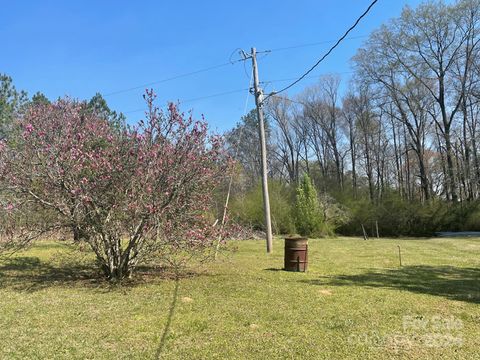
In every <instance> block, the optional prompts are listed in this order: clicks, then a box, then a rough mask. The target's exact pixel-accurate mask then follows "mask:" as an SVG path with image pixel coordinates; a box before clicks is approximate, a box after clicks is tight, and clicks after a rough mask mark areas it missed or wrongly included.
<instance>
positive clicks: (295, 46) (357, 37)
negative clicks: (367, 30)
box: [268, 35, 368, 52]
mask: <svg viewBox="0 0 480 360" xmlns="http://www.w3.org/2000/svg"><path fill="white" fill-rule="evenodd" d="M367 37H368V35H358V36H351V37H348V38H345V39H344V40H356V39H363V38H367ZM336 41H337V40H324V41H318V42H314V43H308V44H299V45H292V46H284V47H279V48H274V49H270V50H268V52H276V51H284V50H291V49H300V48H304V47H312V46H318V45H325V44H331V43H334V42H336Z"/></svg>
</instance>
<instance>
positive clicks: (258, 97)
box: [244, 48, 273, 253]
mask: <svg viewBox="0 0 480 360" xmlns="http://www.w3.org/2000/svg"><path fill="white" fill-rule="evenodd" d="M244 57H245V59H247V58H248V57H251V58H252V67H253V88H254V92H255V93H254V95H255V104H256V105H257V117H258V132H259V135H260V147H261V152H262V190H263V211H264V214H265V232H266V235H267V253H271V252H272V250H273V249H272V220H271V217H270V198H269V195H268V174H267V144H266V141H265V121H264V118H263V91H262V89H261V88H260V86H259V80H258V66H257V50H256V49H255V48H252V52H251V54H250V55H247V56H246V55H245V54H244Z"/></svg>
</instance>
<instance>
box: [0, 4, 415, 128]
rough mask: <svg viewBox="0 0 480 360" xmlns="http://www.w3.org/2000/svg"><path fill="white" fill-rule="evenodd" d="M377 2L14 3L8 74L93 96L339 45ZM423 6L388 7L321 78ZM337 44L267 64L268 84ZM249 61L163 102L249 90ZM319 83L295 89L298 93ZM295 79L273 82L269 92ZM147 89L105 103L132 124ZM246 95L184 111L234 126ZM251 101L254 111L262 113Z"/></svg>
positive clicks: (5, 62) (4, 64) (346, 66)
mask: <svg viewBox="0 0 480 360" xmlns="http://www.w3.org/2000/svg"><path fill="white" fill-rule="evenodd" d="M369 3H370V0H317V1H302V0H298V1H278V0H277V1H273V0H264V1H250V0H249V1H208V0H205V1H193V0H191V1H183V0H177V1H168V2H167V1H122V0H117V1H100V0H97V1H65V0H64V1H46V0H45V1H21V0H19V1H11V0H9V1H7V0H0V9H1V12H2V17H1V19H2V20H1V21H0V35H1V39H2V47H1V55H0V72H2V73H6V74H8V75H10V76H12V77H13V80H14V83H15V85H16V86H17V88H19V89H24V90H26V91H28V93H29V94H30V95H32V94H33V93H35V92H36V91H42V92H43V93H44V94H46V95H47V96H48V97H49V98H51V99H55V98H57V97H59V96H64V95H69V96H71V97H74V98H80V99H87V98H90V97H91V96H93V95H94V94H95V93H96V92H100V93H102V94H109V93H112V92H116V91H121V90H124V89H128V88H132V87H136V86H139V85H142V84H145V83H149V82H154V81H157V80H161V79H165V78H169V77H173V76H176V75H180V74H183V73H188V72H192V71H195V70H199V69H202V68H206V67H210V66H214V65H218V64H222V63H226V62H228V61H229V59H230V56H231V55H232V53H233V55H232V59H237V58H238V54H237V53H236V52H235V49H237V48H242V49H245V50H249V49H250V48H251V47H252V46H255V47H256V48H257V49H258V50H259V51H260V50H268V49H275V48H282V47H289V46H295V45H302V44H309V43H317V42H322V41H330V40H335V39H337V38H338V37H339V36H340V35H341V34H343V32H344V31H345V30H346V29H347V28H348V27H349V26H350V25H351V24H352V23H353V22H354V21H355V19H356V18H357V17H358V16H359V15H360V14H361V13H362V12H363V11H364V10H365V9H366V7H367V6H368V5H369ZM419 3H420V0H379V2H378V3H377V5H376V6H375V7H374V9H373V10H372V11H371V12H370V14H369V15H368V16H367V18H365V19H364V21H362V23H361V24H360V25H359V26H358V27H357V28H356V29H355V30H354V31H353V32H352V33H351V35H350V37H352V38H353V39H349V40H346V41H345V42H344V43H342V44H341V45H340V47H339V48H337V50H335V52H334V53H333V54H332V55H331V56H330V57H329V58H327V60H326V61H325V62H324V63H322V64H321V65H320V66H319V67H318V68H317V69H316V70H315V72H314V73H313V75H320V74H324V73H329V72H333V73H344V74H343V75H342V77H343V79H344V81H345V83H346V82H347V81H348V76H349V74H348V73H346V72H348V71H350V70H351V68H350V58H351V57H352V56H353V55H354V54H355V52H356V49H357V48H358V47H359V46H361V44H362V41H364V40H365V37H363V36H366V35H368V34H369V33H370V32H371V31H372V30H374V29H376V28H377V27H379V26H380V25H381V24H382V23H384V22H385V21H387V20H388V19H390V18H392V17H396V16H398V15H399V14H400V12H401V9H402V8H403V6H405V5H407V4H408V5H410V6H416V5H417V4H419ZM331 45H332V43H324V44H320V45H317V46H309V47H300V48H296V49H291V50H284V51H274V52H272V53H271V54H269V55H267V56H262V57H260V58H259V69H260V79H261V80H262V81H269V80H277V79H285V78H294V77H297V76H299V75H301V74H302V73H303V72H304V71H305V70H306V69H307V68H309V67H310V66H311V65H312V64H313V63H315V62H316V60H317V59H318V58H319V57H320V56H321V55H322V54H323V53H324V52H325V51H326V50H327V49H328V47H330V46H331ZM249 71H250V63H247V64H245V65H244V64H243V63H237V64H234V65H228V66H224V67H221V68H218V69H216V70H212V71H208V72H204V73H201V74H197V75H194V76H188V77H184V78H181V79H177V80H175V81H169V82H164V83H161V84H157V85H153V86H152V87H153V88H154V89H155V91H156V92H157V94H158V99H159V105H164V104H165V103H166V102H167V101H168V100H173V101H176V100H185V99H192V98H200V97H205V96H209V95H212V94H218V93H223V92H228V91H234V90H241V89H246V88H247V87H248V82H249ZM316 81H317V80H316V79H315V78H309V79H305V80H304V81H302V82H301V83H300V84H298V85H297V86H295V87H294V88H292V89H291V90H289V95H291V96H293V95H295V94H296V93H298V92H300V91H301V90H302V89H303V88H305V87H306V86H308V85H312V84H314V83H315V82H316ZM287 84H288V82H274V83H269V84H268V87H267V89H266V90H267V91H271V90H274V89H279V88H281V87H282V86H283V85H287ZM142 93H143V90H141V89H139V90H134V91H128V92H123V93H119V94H115V95H110V96H106V99H107V101H108V103H109V105H110V107H111V108H112V109H115V110H118V111H123V112H126V113H127V117H128V120H129V122H132V123H133V122H136V121H137V120H139V119H140V118H142V116H143V112H142V111H136V112H135V111H134V110H138V109H141V108H142V107H143V106H144V103H143V99H142ZM246 96H247V92H246V91H238V92H235V93H232V94H229V95H225V96H219V97H211V98H208V99H202V100H196V101H188V102H185V103H184V104H182V109H183V110H189V109H192V110H193V112H194V114H195V115H196V116H198V117H199V116H200V115H201V114H204V116H205V118H206V120H207V121H208V122H209V123H210V124H211V128H212V129H214V130H217V131H223V130H226V129H228V128H231V127H232V126H233V125H234V124H235V123H236V122H237V121H238V120H239V118H240V117H241V116H242V114H243V111H244V106H245V100H246ZM253 104H254V102H253V99H252V98H250V99H249V108H251V107H253Z"/></svg>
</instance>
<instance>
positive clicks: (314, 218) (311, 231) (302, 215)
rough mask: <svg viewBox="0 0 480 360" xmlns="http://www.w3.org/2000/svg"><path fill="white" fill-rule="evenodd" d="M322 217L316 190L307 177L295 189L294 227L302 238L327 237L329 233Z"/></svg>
mask: <svg viewBox="0 0 480 360" xmlns="http://www.w3.org/2000/svg"><path fill="white" fill-rule="evenodd" d="M323 220H324V216H323V212H322V209H321V207H320V203H319V201H318V195H317V190H316V189H315V186H314V185H313V183H312V180H311V179H310V177H309V176H308V175H304V176H303V178H302V181H301V182H300V184H299V185H298V187H297V197H296V203H295V226H296V228H297V231H298V233H299V234H300V235H302V236H319V235H328V234H329V233H330V232H331V231H330V229H329V228H328V226H327V225H326V224H324V222H323Z"/></svg>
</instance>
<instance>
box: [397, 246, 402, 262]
mask: <svg viewBox="0 0 480 360" xmlns="http://www.w3.org/2000/svg"><path fill="white" fill-rule="evenodd" d="M397 247H398V259H399V260H400V267H402V251H401V250H400V245H397Z"/></svg>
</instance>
